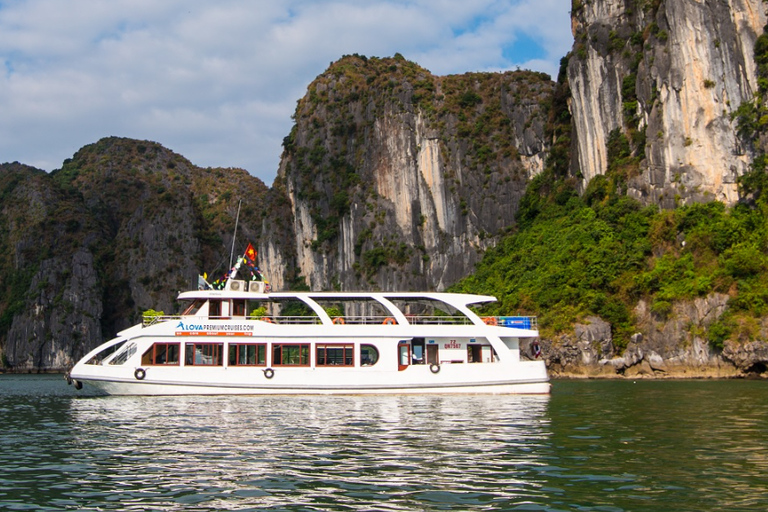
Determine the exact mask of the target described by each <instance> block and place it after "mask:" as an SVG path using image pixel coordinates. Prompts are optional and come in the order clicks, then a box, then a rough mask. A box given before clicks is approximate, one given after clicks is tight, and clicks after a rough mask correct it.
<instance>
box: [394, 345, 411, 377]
mask: <svg viewBox="0 0 768 512" xmlns="http://www.w3.org/2000/svg"><path fill="white" fill-rule="evenodd" d="M410 364H411V344H410V342H409V341H407V340H402V341H400V343H398V344H397V369H398V370H399V371H403V370H405V369H406V368H408V365H410Z"/></svg>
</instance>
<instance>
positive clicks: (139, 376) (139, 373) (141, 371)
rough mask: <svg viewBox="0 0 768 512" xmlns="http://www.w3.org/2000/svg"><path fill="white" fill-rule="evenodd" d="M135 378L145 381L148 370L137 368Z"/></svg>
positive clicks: (134, 373)
mask: <svg viewBox="0 0 768 512" xmlns="http://www.w3.org/2000/svg"><path fill="white" fill-rule="evenodd" d="M133 376H134V377H136V380H144V377H146V376H147V370H145V369H144V368H136V371H135V372H133Z"/></svg>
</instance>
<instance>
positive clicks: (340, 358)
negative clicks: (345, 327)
mask: <svg viewBox="0 0 768 512" xmlns="http://www.w3.org/2000/svg"><path fill="white" fill-rule="evenodd" d="M353 352H354V345H317V359H316V361H317V363H316V364H317V366H354V364H355V363H354V359H353V358H354V356H353Z"/></svg>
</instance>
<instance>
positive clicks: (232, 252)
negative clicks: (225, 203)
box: [229, 199, 243, 268]
mask: <svg viewBox="0 0 768 512" xmlns="http://www.w3.org/2000/svg"><path fill="white" fill-rule="evenodd" d="M241 204H243V200H242V199H240V200H239V201H238V202H237V215H236V216H235V232H234V233H232V250H231V251H230V252H229V268H232V258H233V257H234V255H235V239H236V238H237V223H238V222H239V221H240V205H241Z"/></svg>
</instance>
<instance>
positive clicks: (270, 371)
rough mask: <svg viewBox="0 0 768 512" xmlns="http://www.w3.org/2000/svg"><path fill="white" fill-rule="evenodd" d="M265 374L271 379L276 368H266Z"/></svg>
mask: <svg viewBox="0 0 768 512" xmlns="http://www.w3.org/2000/svg"><path fill="white" fill-rule="evenodd" d="M264 376H265V377H266V378H268V379H271V378H272V377H274V376H275V370H273V369H272V368H267V369H265V370H264Z"/></svg>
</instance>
